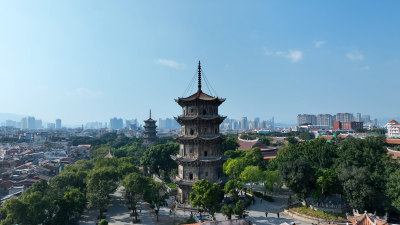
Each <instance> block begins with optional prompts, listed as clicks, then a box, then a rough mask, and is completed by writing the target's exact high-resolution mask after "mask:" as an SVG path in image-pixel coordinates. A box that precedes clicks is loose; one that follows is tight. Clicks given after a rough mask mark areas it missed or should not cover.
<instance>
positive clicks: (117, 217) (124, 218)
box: [78, 187, 154, 225]
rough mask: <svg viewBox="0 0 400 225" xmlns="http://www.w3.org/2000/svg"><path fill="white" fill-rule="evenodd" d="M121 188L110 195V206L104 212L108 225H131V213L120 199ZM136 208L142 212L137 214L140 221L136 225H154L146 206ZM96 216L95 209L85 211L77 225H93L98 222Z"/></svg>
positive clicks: (140, 204) (96, 211)
mask: <svg viewBox="0 0 400 225" xmlns="http://www.w3.org/2000/svg"><path fill="white" fill-rule="evenodd" d="M122 192H123V187H118V189H117V191H116V192H115V193H114V194H111V195H110V196H111V201H112V203H111V206H110V207H109V208H108V210H107V212H105V215H106V220H107V221H108V224H110V225H131V224H132V222H131V221H132V219H133V218H131V217H130V216H129V214H130V213H131V212H132V211H131V210H128V208H127V207H126V205H125V204H124V199H123V197H122ZM138 207H141V208H142V212H141V213H140V214H139V216H138V218H139V219H140V220H141V222H140V223H135V224H138V225H141V224H143V225H154V223H153V220H152V218H151V214H150V212H151V210H150V209H149V208H148V207H147V205H146V204H143V203H141V202H140V203H139V205H138ZM97 216H98V210H97V209H89V210H86V211H85V212H84V213H83V215H82V216H81V220H80V221H79V223H78V224H79V225H95V224H96V222H98V220H97V219H96V217H97Z"/></svg>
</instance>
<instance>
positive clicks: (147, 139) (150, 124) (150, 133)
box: [143, 109, 157, 147]
mask: <svg viewBox="0 0 400 225" xmlns="http://www.w3.org/2000/svg"><path fill="white" fill-rule="evenodd" d="M156 122H157V121H155V120H153V119H152V118H151V109H150V117H149V119H147V120H145V121H144V126H143V127H144V132H143V145H144V146H146V147H150V146H151V145H153V144H154V143H155V141H156V139H157V131H156V128H157V126H156Z"/></svg>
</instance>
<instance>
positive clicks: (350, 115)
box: [335, 113, 354, 122]
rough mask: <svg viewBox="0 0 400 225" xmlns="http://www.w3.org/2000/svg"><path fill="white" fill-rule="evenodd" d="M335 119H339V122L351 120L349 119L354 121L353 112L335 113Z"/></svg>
mask: <svg viewBox="0 0 400 225" xmlns="http://www.w3.org/2000/svg"><path fill="white" fill-rule="evenodd" d="M335 121H340V122H351V121H354V119H353V113H336V119H335Z"/></svg>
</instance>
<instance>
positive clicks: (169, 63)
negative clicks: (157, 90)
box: [155, 59, 186, 70]
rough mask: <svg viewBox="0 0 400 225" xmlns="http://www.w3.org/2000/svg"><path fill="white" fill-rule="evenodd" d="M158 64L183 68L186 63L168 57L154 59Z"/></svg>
mask: <svg viewBox="0 0 400 225" xmlns="http://www.w3.org/2000/svg"><path fill="white" fill-rule="evenodd" d="M155 62H156V63H157V64H158V65H161V66H167V67H170V68H173V69H177V70H179V69H185V68H186V65H185V64H183V63H179V62H177V61H174V60H170V59H157V60H156V61H155Z"/></svg>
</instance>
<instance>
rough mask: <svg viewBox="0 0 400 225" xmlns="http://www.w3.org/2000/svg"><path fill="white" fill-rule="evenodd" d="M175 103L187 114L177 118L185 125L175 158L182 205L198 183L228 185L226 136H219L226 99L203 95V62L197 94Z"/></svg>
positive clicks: (199, 69)
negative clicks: (224, 168) (223, 147)
mask: <svg viewBox="0 0 400 225" xmlns="http://www.w3.org/2000/svg"><path fill="white" fill-rule="evenodd" d="M175 101H176V102H177V103H178V104H179V105H180V106H181V107H182V112H183V114H182V115H181V116H178V117H175V120H176V121H177V122H178V123H179V124H180V125H181V134H180V135H179V137H178V138H177V142H178V143H179V144H180V148H179V154H178V155H176V156H171V158H172V159H173V160H174V161H175V162H176V163H177V164H178V175H177V176H176V178H175V180H174V182H175V183H176V184H177V185H178V186H179V189H178V194H177V200H178V203H180V204H183V205H188V204H189V195H190V192H191V191H192V186H193V184H194V182H196V181H198V180H201V179H205V180H208V181H210V182H212V183H219V184H221V185H222V184H224V182H225V179H224V177H223V171H222V165H223V163H224V162H225V161H226V157H225V156H224V155H223V153H222V152H221V142H222V141H223V140H224V137H223V136H222V135H221V134H220V133H219V125H220V124H221V123H222V122H223V121H224V119H225V118H226V117H223V116H220V115H218V106H219V105H221V104H222V103H223V102H224V101H225V99H223V98H218V97H213V96H210V95H208V94H206V93H203V91H202V90H201V65H200V61H199V65H198V90H197V92H196V93H194V94H193V95H191V96H189V97H185V98H178V99H175Z"/></svg>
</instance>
